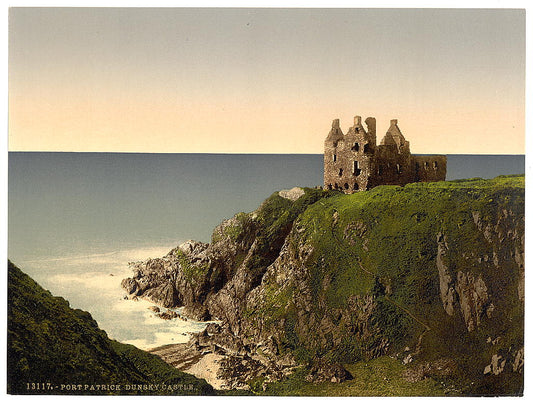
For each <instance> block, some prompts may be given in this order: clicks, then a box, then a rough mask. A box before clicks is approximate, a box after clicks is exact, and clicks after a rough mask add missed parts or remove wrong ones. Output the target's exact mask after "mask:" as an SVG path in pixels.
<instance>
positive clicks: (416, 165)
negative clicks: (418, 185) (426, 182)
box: [415, 161, 420, 171]
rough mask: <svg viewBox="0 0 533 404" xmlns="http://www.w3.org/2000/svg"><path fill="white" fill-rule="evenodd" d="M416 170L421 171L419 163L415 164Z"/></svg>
mask: <svg viewBox="0 0 533 404" xmlns="http://www.w3.org/2000/svg"><path fill="white" fill-rule="evenodd" d="M415 170H416V171H418V170H420V164H419V163H418V161H417V162H416V163H415Z"/></svg>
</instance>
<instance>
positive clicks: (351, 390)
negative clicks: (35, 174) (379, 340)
mask: <svg viewBox="0 0 533 404" xmlns="http://www.w3.org/2000/svg"><path fill="white" fill-rule="evenodd" d="M346 369H347V370H348V371H349V372H350V373H351V374H352V376H353V380H347V381H345V382H342V383H332V382H322V383H316V384H315V383H310V382H307V381H306V380H305V376H306V375H307V372H306V370H305V369H304V368H301V369H299V370H298V371H296V372H295V373H294V374H292V375H291V376H290V377H289V378H288V379H287V380H284V381H282V382H276V383H272V384H268V385H267V388H266V391H264V392H260V391H258V392H257V393H258V394H263V395H275V396H278V395H279V396H330V397H333V396H343V397H345V396H373V397H387V396H388V397H391V396H445V395H453V394H454V392H453V391H452V390H451V389H449V388H446V387H445V385H444V384H442V383H441V382H438V381H436V380H433V379H431V378H426V379H424V380H420V381H417V382H409V381H408V380H407V379H406V378H405V376H404V372H405V370H406V367H405V366H404V365H402V364H401V363H400V362H399V361H398V360H395V359H392V358H389V357H388V356H383V357H381V358H378V359H374V360H371V361H367V362H365V361H362V362H358V363H356V364H352V365H348V366H346Z"/></svg>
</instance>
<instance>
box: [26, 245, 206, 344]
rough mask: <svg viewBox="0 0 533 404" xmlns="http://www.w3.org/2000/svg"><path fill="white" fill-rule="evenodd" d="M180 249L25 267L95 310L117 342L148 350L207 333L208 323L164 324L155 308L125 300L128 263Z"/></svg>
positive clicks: (74, 303) (83, 257) (62, 259)
mask: <svg viewBox="0 0 533 404" xmlns="http://www.w3.org/2000/svg"><path fill="white" fill-rule="evenodd" d="M175 245H177V243H176V244H175ZM175 245H164V246H143V247H139V248H133V247H129V248H125V249H121V250H114V251H103V252H94V253H93V252H92V251H91V252H90V253H87V254H73V255H71V256H61V257H45V258H43V259H40V260H29V261H23V262H20V263H19V265H20V266H21V267H22V268H24V270H25V271H26V272H27V273H28V274H29V275H30V276H32V277H33V278H34V279H35V280H36V281H37V282H39V283H40V284H41V285H42V286H43V287H45V288H46V289H49V290H50V291H51V292H52V293H53V294H54V295H58V296H62V297H64V298H65V299H67V300H68V301H69V303H70V305H71V306H72V307H74V308H79V309H82V310H87V311H89V312H90V313H91V314H92V316H93V317H94V319H95V320H96V321H97V322H98V324H99V326H100V327H101V328H102V329H104V330H105V331H106V332H107V333H108V335H109V336H110V337H111V338H114V339H117V340H118V341H122V342H125V343H129V344H133V345H135V346H137V347H139V348H141V349H148V348H154V347H157V346H160V345H165V344H170V343H180V342H186V341H188V339H189V337H190V333H191V332H197V331H201V330H202V329H203V328H204V327H205V324H206V323H202V322H195V321H184V320H182V319H180V318H175V319H172V320H164V319H161V318H160V317H158V316H157V315H156V314H155V313H154V312H152V311H150V310H149V309H148V308H149V307H150V306H154V304H153V303H150V302H148V301H145V300H142V299H139V300H137V301H133V300H129V299H125V292H124V290H122V288H121V286H120V283H121V281H122V279H123V278H125V277H128V276H131V270H130V268H129V267H128V262H131V261H138V260H145V259H148V258H155V257H161V256H164V255H165V254H167V253H168V252H169V251H170V250H171V249H172V248H174V247H175ZM160 309H162V310H163V308H160Z"/></svg>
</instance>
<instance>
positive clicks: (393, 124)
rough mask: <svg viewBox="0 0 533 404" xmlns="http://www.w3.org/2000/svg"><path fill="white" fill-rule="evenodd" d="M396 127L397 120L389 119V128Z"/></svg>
mask: <svg viewBox="0 0 533 404" xmlns="http://www.w3.org/2000/svg"><path fill="white" fill-rule="evenodd" d="M396 125H398V120H397V119H391V120H390V126H396Z"/></svg>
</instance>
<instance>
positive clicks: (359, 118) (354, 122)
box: [353, 115, 361, 125]
mask: <svg viewBox="0 0 533 404" xmlns="http://www.w3.org/2000/svg"><path fill="white" fill-rule="evenodd" d="M353 124H354V125H361V117H360V116H359V115H356V116H355V117H354V118H353Z"/></svg>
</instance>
